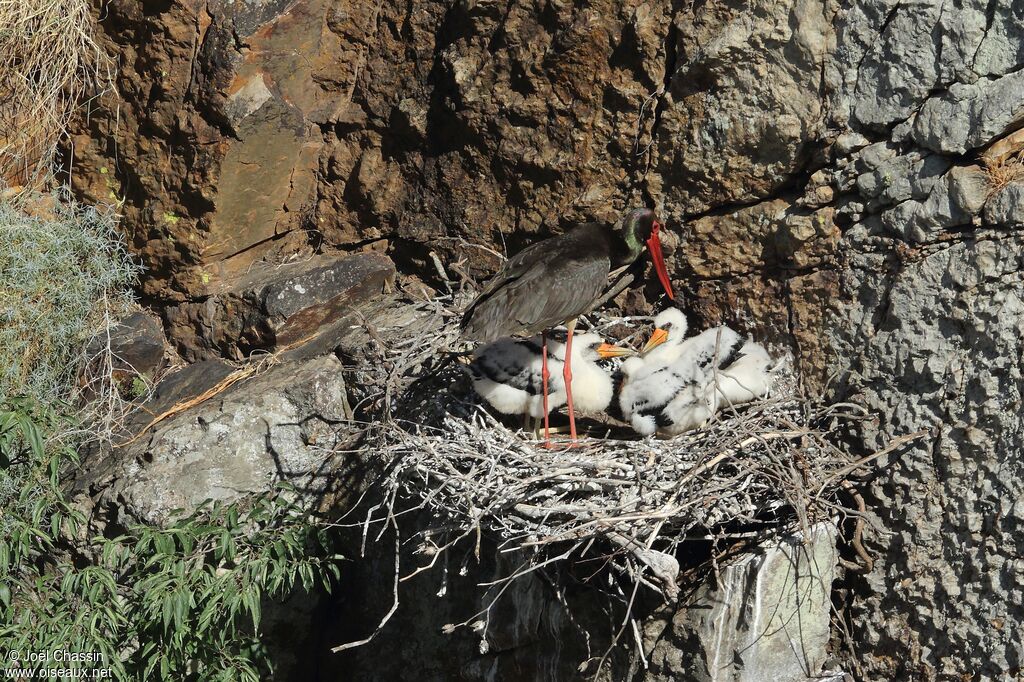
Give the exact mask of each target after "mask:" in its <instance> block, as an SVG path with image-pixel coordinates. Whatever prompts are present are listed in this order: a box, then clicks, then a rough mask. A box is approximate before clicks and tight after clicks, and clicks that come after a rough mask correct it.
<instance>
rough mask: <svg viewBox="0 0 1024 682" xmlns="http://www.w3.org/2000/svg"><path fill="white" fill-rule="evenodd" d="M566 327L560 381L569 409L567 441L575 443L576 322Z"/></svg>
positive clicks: (572, 321) (573, 321)
mask: <svg viewBox="0 0 1024 682" xmlns="http://www.w3.org/2000/svg"><path fill="white" fill-rule="evenodd" d="M566 327H567V328H568V330H569V335H568V336H567V338H566V340H565V365H564V366H563V368H562V379H563V380H564V381H565V403H566V405H567V406H568V409H569V439H570V440H571V441H572V442H574V443H575V442H576V414H575V413H574V412H573V407H572V333H573V331H575V330H576V320H571V321H570V322H569V323H568V324H567V325H566Z"/></svg>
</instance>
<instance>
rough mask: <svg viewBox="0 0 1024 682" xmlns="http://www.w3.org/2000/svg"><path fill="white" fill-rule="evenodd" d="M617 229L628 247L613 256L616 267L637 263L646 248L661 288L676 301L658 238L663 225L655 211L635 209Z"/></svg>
mask: <svg viewBox="0 0 1024 682" xmlns="http://www.w3.org/2000/svg"><path fill="white" fill-rule="evenodd" d="M615 227H616V230H617V231H618V233H619V235H620V236H621V237H622V240H623V242H625V245H626V248H625V250H624V251H622V252H621V256H620V257H616V256H615V255H613V256H612V258H613V261H614V262H615V265H616V266H622V265H628V264H629V263H632V262H634V261H636V259H637V258H639V257H640V255H641V254H642V253H643V251H644V247H645V246H646V247H647V251H648V253H650V254H651V261H652V262H653V263H654V271H655V272H657V273H658V279H659V280H661V286H662V287H664V288H665V294H666V295H668V297H669V299H672V300H674V299H675V296H674V295H673V294H672V283H671V282H669V279H668V270H666V269H665V257H664V256H663V255H662V253H661V240H660V239H659V238H658V230H660V229H661V223H659V222H658V219H657V217H656V216H655V215H654V211H652V210H651V209H649V208H634V209H632V210H630V211H628V212H626V213H625V214H623V216H622V219H621V220H620V221H619V223H618V225H616V226H615Z"/></svg>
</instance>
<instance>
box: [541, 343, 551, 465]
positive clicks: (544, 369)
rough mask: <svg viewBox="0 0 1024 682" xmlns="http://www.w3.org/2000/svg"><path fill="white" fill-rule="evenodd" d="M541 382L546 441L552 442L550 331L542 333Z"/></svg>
mask: <svg viewBox="0 0 1024 682" xmlns="http://www.w3.org/2000/svg"><path fill="white" fill-rule="evenodd" d="M540 339H541V342H540V354H541V358H540V383H541V391H542V392H543V394H544V398H543V400H544V442H545V443H547V444H548V445H550V444H551V424H550V423H549V421H548V379H549V378H550V377H551V374H550V373H549V372H548V333H547V332H541V334H540Z"/></svg>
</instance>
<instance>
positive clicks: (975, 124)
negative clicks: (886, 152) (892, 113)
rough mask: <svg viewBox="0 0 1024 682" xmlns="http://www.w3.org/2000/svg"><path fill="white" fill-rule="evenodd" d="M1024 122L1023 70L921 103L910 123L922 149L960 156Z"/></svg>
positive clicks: (960, 85) (958, 87)
mask: <svg viewBox="0 0 1024 682" xmlns="http://www.w3.org/2000/svg"><path fill="white" fill-rule="evenodd" d="M1022 120H1024V71H1018V72H1015V73H1010V74H1007V75H1006V76H1003V77H1001V78H996V79H993V80H989V79H982V80H979V81H978V82H976V83H972V84H969V85H965V84H963V83H954V84H953V85H951V86H950V88H949V90H948V91H947V92H946V93H944V94H942V95H938V96H936V97H932V98H930V99H929V100H928V101H927V102H925V104H924V107H922V109H921V113H920V114H919V115H918V117H917V121H916V122H915V124H914V139H915V140H916V141H917V143H918V144H920V145H921V146H922V147H926V148H927V149H932V150H934V151H937V152H943V153H947V154H963V153H964V152H966V151H969V150H972V149H977V148H978V147H981V146H984V145H986V144H988V143H989V142H991V141H992V140H994V139H996V138H997V137H999V136H1000V135H1002V134H1003V133H1004V132H1006V131H1007V130H1008V129H1010V128H1011V127H1013V126H1014V125H1015V124H1017V123H1019V122H1021V121H1022Z"/></svg>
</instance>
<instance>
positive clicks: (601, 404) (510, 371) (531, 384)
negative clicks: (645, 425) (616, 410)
mask: <svg viewBox="0 0 1024 682" xmlns="http://www.w3.org/2000/svg"><path fill="white" fill-rule="evenodd" d="M541 344H542V341H541V338H540V337H539V336H536V337H532V338H529V339H512V338H505V339H499V340H497V341H494V342H493V343H489V344H486V345H484V346H480V347H478V348H477V349H476V351H474V353H473V362H472V363H471V364H470V366H469V369H470V373H471V374H472V377H473V388H474V389H475V390H476V392H477V393H478V394H479V395H480V396H481V397H482V398H483V399H484V400H486V401H487V402H488V403H490V404H491V406H492V407H494V409H496V410H498V411H499V412H501V413H503V414H510V415H518V414H521V415H525V416H529V417H534V418H540V417H543V416H544V395H543V391H542V388H541V387H542V380H543V377H542V375H541V366H542V360H543V356H542V355H541V348H542V345H541ZM605 348H607V349H614V351H607V352H608V353H609V356H612V355H617V354H621V353H620V352H619V351H621V350H622V349H618V348H617V347H614V346H609V345H608V344H606V343H604V340H603V339H602V338H601V337H600V336H598V335H597V334H593V333H587V334H577V335H576V336H575V338H574V339H573V344H572V370H573V371H572V391H573V396H574V398H575V403H576V408H577V409H579V410H580V411H582V412H601V411H603V410H605V409H606V408H607V407H608V405H609V404H610V403H611V401H612V397H613V395H612V394H613V385H612V377H611V374H610V373H608V372H607V371H605V370H604V369H603V368H602V367H601V366H600V365H599V364H598V363H597V361H598V360H599V359H600V358H601V357H602V353H604V352H605V351H604V349H605ZM564 362H565V341H564V340H555V339H551V338H549V339H548V375H549V378H548V410H549V411H551V410H555V409H557V408H559V407H561V406H562V405H565V404H566V391H565V381H564V380H563V378H562V367H563V363H564Z"/></svg>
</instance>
